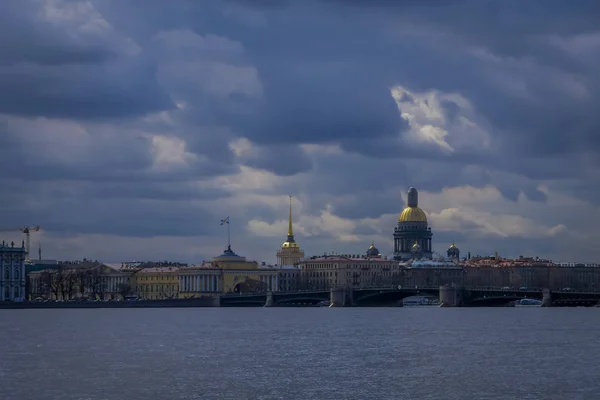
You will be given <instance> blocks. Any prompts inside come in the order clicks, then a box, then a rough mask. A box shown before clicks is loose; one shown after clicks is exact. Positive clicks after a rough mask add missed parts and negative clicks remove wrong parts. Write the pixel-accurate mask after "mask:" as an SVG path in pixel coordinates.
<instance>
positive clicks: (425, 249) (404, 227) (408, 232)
mask: <svg viewBox="0 0 600 400" xmlns="http://www.w3.org/2000/svg"><path fill="white" fill-rule="evenodd" d="M432 236H433V233H431V228H429V226H428V225H427V216H426V215H425V212H424V211H423V210H422V209H420V208H419V193H418V192H417V189H415V188H412V187H411V188H410V189H409V190H408V201H407V205H406V208H405V209H404V210H402V213H401V214H400V216H399V217H398V226H396V228H394V259H396V260H400V261H406V260H411V259H422V258H431V257H432V253H433V250H432V248H431V237H432Z"/></svg>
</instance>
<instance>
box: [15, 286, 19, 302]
mask: <svg viewBox="0 0 600 400" xmlns="http://www.w3.org/2000/svg"><path fill="white" fill-rule="evenodd" d="M14 293H15V299H17V298H19V297H20V296H19V293H20V292H19V287H18V286H15V287H14Z"/></svg>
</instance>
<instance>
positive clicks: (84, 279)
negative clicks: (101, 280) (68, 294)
mask: <svg viewBox="0 0 600 400" xmlns="http://www.w3.org/2000/svg"><path fill="white" fill-rule="evenodd" d="M89 280H90V271H89V270H88V269H86V268H77V269H76V270H75V286H76V288H77V291H78V292H79V296H81V297H85V293H86V289H87V288H88V287H89Z"/></svg>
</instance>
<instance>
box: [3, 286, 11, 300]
mask: <svg viewBox="0 0 600 400" xmlns="http://www.w3.org/2000/svg"><path fill="white" fill-rule="evenodd" d="M9 298H10V288H9V287H8V286H6V287H5V288H4V300H8V299H9Z"/></svg>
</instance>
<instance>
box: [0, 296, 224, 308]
mask: <svg viewBox="0 0 600 400" xmlns="http://www.w3.org/2000/svg"><path fill="white" fill-rule="evenodd" d="M218 306H219V298H214V297H205V298H198V299H170V300H137V301H47V302H37V301H32V302H22V303H15V302H0V309H28V308H29V309H32V308H176V307H218Z"/></svg>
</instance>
